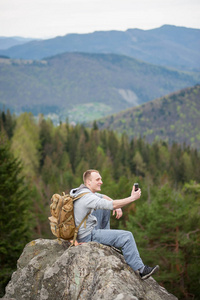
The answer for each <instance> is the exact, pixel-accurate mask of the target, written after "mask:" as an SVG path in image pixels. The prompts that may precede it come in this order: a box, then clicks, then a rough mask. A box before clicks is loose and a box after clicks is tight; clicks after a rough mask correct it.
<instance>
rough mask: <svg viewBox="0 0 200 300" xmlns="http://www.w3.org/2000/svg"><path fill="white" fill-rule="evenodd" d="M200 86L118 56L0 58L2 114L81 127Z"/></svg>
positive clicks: (192, 77) (193, 78) (188, 77)
mask: <svg viewBox="0 0 200 300" xmlns="http://www.w3.org/2000/svg"><path fill="white" fill-rule="evenodd" d="M198 82H200V76H197V74H193V73H184V72H179V71H174V70H170V69H167V68H164V67H159V66H154V65H151V64H148V63H144V62H141V61H138V60H136V59H133V58H130V57H127V56H122V55H116V54H86V53H65V54H62V55H57V56H54V57H51V58H48V59H46V60H42V61H33V60H10V59H0V109H2V108H3V107H5V108H10V109H11V111H12V112H15V113H21V112H24V111H31V112H32V113H33V114H34V115H38V114H39V113H43V114H44V115H45V116H49V115H50V114H52V115H51V118H53V119H57V120H58V121H59V120H66V117H68V118H69V120H70V121H75V122H79V123H81V122H85V121H89V120H94V119H97V118H101V117H102V116H106V115H108V114H113V113H116V112H119V111H121V110H124V109H126V108H129V107H133V106H136V105H140V104H142V103H144V102H147V101H150V100H153V99H155V98H158V97H161V96H164V95H166V94H169V93H171V92H173V91H176V90H179V89H182V88H185V87H188V86H192V85H194V84H196V83H198Z"/></svg>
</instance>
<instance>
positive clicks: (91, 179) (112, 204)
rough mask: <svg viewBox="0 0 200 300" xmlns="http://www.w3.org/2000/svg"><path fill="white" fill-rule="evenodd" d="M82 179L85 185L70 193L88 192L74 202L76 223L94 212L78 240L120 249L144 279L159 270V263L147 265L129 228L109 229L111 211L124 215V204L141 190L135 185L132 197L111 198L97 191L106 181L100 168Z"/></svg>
mask: <svg viewBox="0 0 200 300" xmlns="http://www.w3.org/2000/svg"><path fill="white" fill-rule="evenodd" d="M83 182H84V184H81V185H80V187H78V188H76V189H72V190H71V192H70V195H71V196H73V197H77V196H78V195H80V194H83V193H87V194H85V195H83V196H82V197H81V198H80V199H78V200H76V201H75V202H74V217H75V223H76V226H78V225H79V224H80V223H81V221H82V220H83V218H84V217H85V216H86V215H87V214H88V213H89V212H90V211H91V214H90V215H89V217H88V219H87V222H86V225H84V224H83V225H82V226H81V227H80V229H79V231H78V237H77V240H78V242H79V243H83V242H90V241H93V242H97V243H101V244H104V245H108V246H113V247H115V248H121V250H122V253H123V255H124V258H125V261H126V263H127V264H128V265H129V266H130V267H131V268H132V269H133V270H134V271H139V274H140V276H141V278H142V279H147V278H148V277H149V276H151V275H152V274H154V273H155V272H156V271H157V270H158V269H159V266H155V267H149V266H146V265H144V263H143V261H142V259H141V258H140V254H139V252H138V249H137V245H136V243H135V240H134V237H133V235H132V233H131V232H130V231H125V230H114V229H110V210H113V211H114V213H116V217H117V218H118V219H119V218H120V217H121V216H122V210H121V207H123V206H125V205H127V204H130V203H132V202H133V201H135V200H137V199H139V198H140V196H141V190H140V189H138V190H137V191H135V187H134V186H133V189H132V192H131V196H130V197H127V198H124V199H120V200H112V199H111V198H109V197H108V196H106V195H102V194H99V193H97V192H100V191H101V185H102V184H103V182H102V178H101V175H100V174H99V172H98V171H97V170H87V171H86V172H85V173H84V174H83Z"/></svg>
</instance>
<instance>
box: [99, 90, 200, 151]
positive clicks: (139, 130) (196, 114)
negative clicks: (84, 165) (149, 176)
mask: <svg viewBox="0 0 200 300" xmlns="http://www.w3.org/2000/svg"><path fill="white" fill-rule="evenodd" d="M97 125H98V127H99V128H100V129H105V128H106V129H108V128H109V129H111V130H115V131H117V132H118V133H123V132H125V133H126V134H127V135H128V136H130V137H136V136H138V137H139V136H142V137H145V139H146V141H148V142H150V143H152V142H153V141H154V140H163V141H166V142H167V143H170V144H172V143H173V142H177V143H180V144H184V143H185V144H186V145H189V146H191V147H193V148H196V149H200V85H196V86H194V87H190V88H186V89H182V90H180V91H178V92H175V93H172V94H170V95H167V96H164V97H162V98H160V99H156V100H153V101H150V102H147V103H145V104H143V105H141V106H139V107H135V108H130V109H127V110H125V111H122V112H120V113H118V114H115V115H112V116H109V117H106V118H104V119H101V120H99V121H97Z"/></svg>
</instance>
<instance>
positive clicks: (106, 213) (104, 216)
mask: <svg viewBox="0 0 200 300" xmlns="http://www.w3.org/2000/svg"><path fill="white" fill-rule="evenodd" d="M92 215H93V216H95V217H96V218H97V225H96V226H95V229H96V230H97V229H110V210H107V209H96V210H94V211H93V212H92Z"/></svg>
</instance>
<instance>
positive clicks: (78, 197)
mask: <svg viewBox="0 0 200 300" xmlns="http://www.w3.org/2000/svg"><path fill="white" fill-rule="evenodd" d="M86 194H89V192H86V193H83V194H80V195H78V196H77V197H76V198H74V199H73V201H75V200H77V199H80V198H81V197H82V196H84V195H86ZM91 211H92V210H90V212H89V213H88V214H87V215H86V216H85V217H84V218H83V220H82V221H81V223H80V224H79V225H78V226H77V227H76V228H75V232H74V238H73V242H72V244H71V246H73V245H75V241H76V238H77V234H78V231H79V228H80V227H81V225H82V224H83V223H84V222H85V221H86V220H87V218H88V217H89V214H90V213H91Z"/></svg>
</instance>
